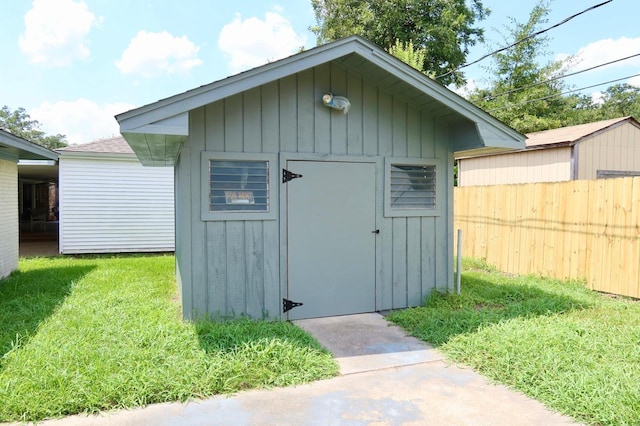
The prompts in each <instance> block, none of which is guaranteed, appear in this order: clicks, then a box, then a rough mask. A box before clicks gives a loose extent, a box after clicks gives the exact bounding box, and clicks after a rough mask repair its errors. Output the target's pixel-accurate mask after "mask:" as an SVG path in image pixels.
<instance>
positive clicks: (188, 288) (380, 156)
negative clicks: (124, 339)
mask: <svg viewBox="0 0 640 426" xmlns="http://www.w3.org/2000/svg"><path fill="white" fill-rule="evenodd" d="M332 94H333V95H335V97H334V98H333V99H331V95H332ZM338 96H345V97H346V98H348V101H349V102H350V109H349V110H348V112H347V111H346V110H335V109H332V108H329V107H328V106H327V105H326V104H330V105H331V104H332V103H333V105H334V106H338V107H340V106H344V105H345V104H346V101H345V99H341V98H339V97H338ZM116 118H117V120H118V122H119V123H120V131H121V133H122V134H123V135H124V137H125V139H127V141H128V142H129V144H130V145H131V146H132V147H133V149H134V151H135V152H136V154H137V155H138V157H139V158H140V159H141V161H142V163H143V164H145V165H174V164H175V169H176V174H175V176H176V209H177V211H176V273H177V278H178V284H179V288H180V291H181V297H182V305H183V314H184V316H185V317H187V318H194V317H196V316H198V315H202V314H206V313H210V314H216V313H217V314H223V315H227V314H248V315H250V316H253V317H262V316H268V317H276V318H283V319H284V318H287V319H296V318H309V317H321V316H329V315H341V314H351V313H359V312H371V311H379V310H385V309H394V308H405V307H408V306H416V305H419V304H421V303H422V301H423V299H424V298H425V297H426V296H427V295H429V293H430V292H431V291H432V290H434V289H439V290H443V291H444V290H448V289H451V288H452V285H453V269H454V266H453V249H452V247H453V244H452V241H453V219H452V208H453V202H452V197H453V154H454V151H465V150H480V151H482V150H505V149H514V148H521V147H522V146H523V140H524V136H522V135H520V134H519V133H517V132H515V131H514V130H512V129H511V128H509V127H508V126H506V125H504V124H502V123H501V122H499V121H497V120H495V119H494V118H492V117H491V116H490V115H488V114H486V113H485V112H483V111H482V110H480V109H478V108H476V107H475V106H473V105H472V104H470V103H469V102H467V101H466V100H464V99H463V98H461V97H459V96H457V95H456V94H454V93H453V92H451V91H449V90H448V89H446V88H444V87H443V86H441V85H440V84H438V83H436V82H435V81H433V80H431V79H429V78H427V77H426V76H425V75H423V74H421V73H420V72H418V71H416V70H414V69H413V68H411V67H409V66H408V65H406V64H404V63H403V62H401V61H399V60H397V59H396V58H394V57H392V56H390V55H389V54H388V53H386V52H385V51H383V50H381V49H379V48H378V47H376V46H375V45H373V44H372V43H369V42H367V41H366V40H364V39H362V38H360V37H357V36H352V37H349V38H346V39H342V40H339V41H336V42H334V43H331V44H327V45H324V46H320V47H317V48H314V49H311V50H308V51H305V52H302V53H299V54H297V55H294V56H291V57H289V58H286V59H282V60H280V61H276V62H273V63H270V64H267V65H264V66H261V67H258V68H255V69H252V70H250V71H247V72H244V73H241V74H238V75H235V76H232V77H229V78H227V79H224V80H220V81H217V82H214V83H211V84H209V85H206V86H202V87H200V88H197V89H194V90H191V91H188V92H185V93H181V94H178V95H175V96H172V97H170V98H167V99H164V100H161V101H158V102H156V103H153V104H150V105H147V106H143V107H141V108H138V109H135V110H132V111H128V112H126V113H123V114H120V115H118V116H117V117H116ZM297 303H302V305H296V304H297Z"/></svg>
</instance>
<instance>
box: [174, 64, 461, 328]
mask: <svg viewBox="0 0 640 426" xmlns="http://www.w3.org/2000/svg"><path fill="white" fill-rule="evenodd" d="M327 92H332V93H334V94H336V95H346V96H347V97H348V98H349V100H350V101H351V110H350V111H349V113H348V114H347V115H344V114H342V113H341V112H337V111H333V110H331V109H328V108H326V107H325V106H323V105H322V102H321V98H322V95H323V94H325V93H327ZM448 138H449V135H448V130H447V128H446V126H445V125H443V124H438V123H436V121H435V120H434V119H433V118H432V117H431V116H430V115H429V113H428V112H422V111H420V110H419V109H418V108H416V107H414V106H412V105H410V104H408V103H406V102H404V101H403V100H401V99H398V98H396V97H394V96H393V95H391V94H389V93H386V92H384V91H382V90H380V89H379V88H378V87H377V86H375V85H373V84H371V83H370V82H368V81H366V80H364V79H362V78H361V77H359V76H358V75H356V74H355V73H352V72H350V71H347V70H345V69H343V68H341V67H339V66H336V65H334V64H332V63H328V64H325V65H321V66H318V67H316V68H314V69H310V70H308V71H304V72H301V73H298V74H295V75H292V76H290V77H286V78H283V79H281V80H278V81H274V82H271V83H268V84H265V85H263V86H261V87H258V88H255V89H251V90H248V91H246V92H243V93H241V94H238V95H234V96H231V97H229V98H226V99H224V100H222V101H219V102H215V103H213V104H210V105H207V106H205V107H202V108H199V109H196V110H193V111H191V112H190V117H189V140H188V141H187V143H186V144H185V146H184V148H183V149H182V151H181V154H180V157H179V159H178V162H177V165H176V191H177V192H176V197H177V198H176V214H177V215H178V220H177V224H178V229H177V236H178V240H177V241H176V262H177V268H176V269H177V271H178V274H179V277H178V281H179V283H180V286H181V292H182V296H183V297H182V300H183V310H184V315H185V317H187V318H192V317H194V316H196V315H199V314H202V313H205V312H209V313H221V314H230V313H241V312H242V313H247V314H249V315H251V316H254V317H260V316H262V315H268V316H272V317H278V316H280V309H281V300H282V297H284V296H285V294H284V293H285V292H286V276H285V275H286V270H283V269H281V263H282V262H284V259H281V258H280V253H284V252H286V250H281V248H282V247H281V246H282V245H283V244H285V240H284V236H283V235H284V234H283V233H284V232H286V230H284V227H283V226H282V224H281V223H280V220H281V218H280V217H278V218H276V220H260V221H202V220H201V216H200V211H201V205H200V203H201V202H202V194H201V189H200V188H201V184H200V179H201V172H200V167H201V153H202V151H213V152H246V153H281V154H282V153H298V154H308V155H309V156H310V157H311V156H315V157H314V158H317V157H318V156H322V155H333V156H342V155H348V156H351V157H358V156H368V157H376V158H383V157H401V158H405V157H413V158H435V159H438V160H439V161H438V170H439V172H438V177H437V179H438V183H437V184H438V185H439V186H440V188H441V191H440V193H442V194H445V195H444V196H443V197H442V199H441V200H439V208H440V211H441V214H440V215H438V216H435V217H433V216H432V217H410V218H406V217H397V218H383V217H379V218H378V221H379V224H380V226H379V228H380V230H381V232H380V237H379V239H378V240H377V242H376V244H377V245H376V275H377V278H376V280H377V282H376V287H377V288H376V293H377V299H376V309H378V310H382V309H391V308H401V307H406V306H415V305H418V304H420V303H421V302H422V300H423V297H424V296H426V295H427V294H428V293H429V292H430V291H431V289H433V288H441V289H444V288H448V287H449V286H450V284H451V282H452V273H453V267H452V265H451V259H452V247H451V244H449V242H450V241H451V239H452V233H451V223H452V217H451V213H450V212H451V207H452V191H451V190H446V189H444V190H442V188H449V187H451V188H452V177H453V170H452V164H453V158H452V156H451V154H450V151H449V139H448ZM283 157H286V155H281V160H282V158H283ZM298 158H299V157H298ZM275 172H278V170H275ZM380 173H382V171H381V172H380ZM379 197H380V200H382V193H380V194H379ZM274 201H275V199H274ZM274 205H276V206H277V203H275V204H274ZM381 210H382V209H381V208H380V216H381V214H382V213H381Z"/></svg>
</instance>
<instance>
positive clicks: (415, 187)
mask: <svg viewBox="0 0 640 426" xmlns="http://www.w3.org/2000/svg"><path fill="white" fill-rule="evenodd" d="M441 167H443V166H442V162H441V161H440V160H438V159H426V158H397V157H396V158H389V157H387V158H385V179H384V191H385V193H384V198H385V202H384V215H385V216H386V217H411V216H438V215H440V204H441V202H442V200H440V199H439V197H444V196H445V195H443V191H442V189H443V188H442V182H441V183H440V187H439V186H438V173H439V172H440V173H442V170H444V169H441Z"/></svg>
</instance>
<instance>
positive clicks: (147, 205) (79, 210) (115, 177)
mask: <svg viewBox="0 0 640 426" xmlns="http://www.w3.org/2000/svg"><path fill="white" fill-rule="evenodd" d="M111 157H115V156H111ZM111 157H110V158H109V159H104V158H68V157H65V156H62V157H61V158H60V252H61V253H63V254H74V253H120V252H163V251H173V250H174V247H175V243H174V238H175V237H174V202H173V200H174V192H173V167H143V166H142V164H140V162H139V161H138V160H137V159H135V158H132V157H131V156H123V158H122V159H117V158H111Z"/></svg>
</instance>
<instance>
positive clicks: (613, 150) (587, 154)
mask: <svg viewBox="0 0 640 426" xmlns="http://www.w3.org/2000/svg"><path fill="white" fill-rule="evenodd" d="M577 148H578V179H596V178H597V176H598V170H617V171H628V172H640V129H639V128H637V127H636V126H634V125H633V124H632V123H629V122H624V123H622V124H621V125H619V126H616V127H613V128H611V129H607V130H605V131H603V132H601V133H598V134H596V135H593V136H592V137H590V138H588V139H586V140H584V141H581V142H580V143H579V144H578V145H577Z"/></svg>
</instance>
